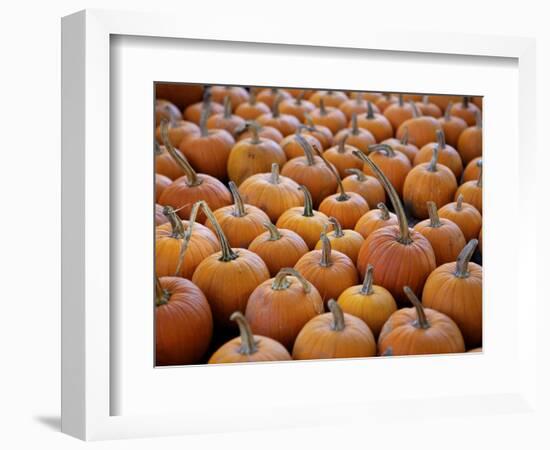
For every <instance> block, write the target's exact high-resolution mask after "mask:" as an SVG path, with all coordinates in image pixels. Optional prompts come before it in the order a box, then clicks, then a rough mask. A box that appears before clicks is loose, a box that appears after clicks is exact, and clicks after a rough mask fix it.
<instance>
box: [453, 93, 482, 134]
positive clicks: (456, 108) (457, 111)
mask: <svg viewBox="0 0 550 450" xmlns="http://www.w3.org/2000/svg"><path fill="white" fill-rule="evenodd" d="M479 112H480V111H479V108H478V107H477V106H476V105H475V104H474V103H472V102H471V101H470V98H469V97H468V96H464V97H462V102H457V103H455V104H453V106H452V107H451V115H452V116H456V117H460V118H461V119H464V121H465V122H466V123H467V124H468V126H470V127H471V126H473V125H475V124H476V115H477V114H479Z"/></svg>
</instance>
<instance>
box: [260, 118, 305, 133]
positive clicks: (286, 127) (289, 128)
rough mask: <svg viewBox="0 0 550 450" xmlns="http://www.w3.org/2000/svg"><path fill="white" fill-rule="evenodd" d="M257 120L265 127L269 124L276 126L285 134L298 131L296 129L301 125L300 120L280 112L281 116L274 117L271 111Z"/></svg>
mask: <svg viewBox="0 0 550 450" xmlns="http://www.w3.org/2000/svg"><path fill="white" fill-rule="evenodd" d="M256 120H257V121H258V123H259V124H261V125H262V126H264V127H265V126H269V127H273V128H276V129H277V130H279V131H280V132H281V134H282V135H283V136H288V135H290V134H293V133H296V130H297V129H298V127H299V126H300V121H299V120H298V119H297V118H296V117H294V116H291V115H290V114H279V116H277V117H274V116H273V114H272V113H271V112H269V113H267V114H262V115H261V116H260V117H258V118H257V119H256Z"/></svg>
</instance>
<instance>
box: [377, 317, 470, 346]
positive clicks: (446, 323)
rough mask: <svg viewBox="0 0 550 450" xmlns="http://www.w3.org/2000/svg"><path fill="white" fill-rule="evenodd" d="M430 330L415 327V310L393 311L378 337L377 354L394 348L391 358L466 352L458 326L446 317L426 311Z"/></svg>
mask: <svg viewBox="0 0 550 450" xmlns="http://www.w3.org/2000/svg"><path fill="white" fill-rule="evenodd" d="M424 312H425V313H426V318H427V319H428V321H429V322H430V325H431V327H430V328H428V329H422V328H416V327H415V326H414V325H413V324H414V323H415V321H416V320H417V315H416V310H415V308H403V309H400V310H398V311H396V312H394V313H393V314H392V315H391V316H390V318H389V319H388V321H387V322H386V323H385V324H384V326H383V327H382V330H381V331H380V336H379V337H378V354H380V355H382V354H384V353H385V352H386V351H387V350H388V349H391V352H392V355H394V356H403V355H434V354H440V353H463V352H464V351H465V347H464V339H463V338H462V334H461V333H460V330H459V328H458V326H457V325H456V324H455V323H454V322H453V321H452V320H451V319H450V318H449V317H447V316H446V315H444V314H441V313H440V312H438V311H435V310H433V309H429V308H425V309H424Z"/></svg>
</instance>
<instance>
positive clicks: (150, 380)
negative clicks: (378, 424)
mask: <svg viewBox="0 0 550 450" xmlns="http://www.w3.org/2000/svg"><path fill="white" fill-rule="evenodd" d="M435 38H437V39H435ZM534 49H535V46H534V42H533V41H532V40H529V39H521V38H512V37H507V38H498V37H487V36H484V37H483V38H480V37H476V36H463V35H461V36H457V35H450V34H444V33H442V34H439V35H437V36H435V35H432V34H425V35H424V34H415V33H407V34H404V33H395V32H392V33H389V32H386V33H382V32H375V31H372V32H369V31H367V32H366V33H364V32H362V33H361V34H359V33H347V34H342V35H330V36H327V35H324V34H321V33H316V32H312V33H310V34H307V35H304V34H303V33H301V32H300V31H298V30H296V31H292V30H290V31H289V32H288V33H285V36H284V40H282V38H281V36H280V35H279V34H278V33H277V30H276V29H275V28H272V27H271V26H267V27H266V29H265V30H264V33H263V34H262V35H258V34H255V33H254V32H252V31H251V32H250V33H247V32H246V31H242V30H241V31H239V32H236V31H235V30H233V29H232V28H231V27H230V26H225V27H220V28H217V29H216V31H215V32H212V31H210V32H206V31H205V30H204V29H203V27H201V26H200V24H198V23H196V24H193V23H189V24H186V26H185V27H184V28H182V27H181V24H180V23H179V22H178V20H176V19H175V18H173V17H170V16H168V15H162V14H158V15H157V14H139V13H115V12H104V11H83V12H79V13H76V14H74V15H71V16H68V17H65V18H64V19H63V22H62V53H63V67H62V68H63V85H62V106H63V118H62V119H63V134H62V137H63V153H62V154H63V166H62V169H63V170H62V171H63V181H62V197H63V204H62V206H63V218H62V223H63V234H62V240H63V250H62V258H63V263H62V264H63V268H62V273H63V283H62V288H63V289H62V291H63V299H62V301H63V303H62V305H63V316H62V326H63V336H62V358H63V361H62V376H63V380H62V394H63V398H62V429H63V431H64V432H66V433H68V434H71V435H73V436H76V437H79V438H81V439H85V440H97V439H110V438H124V437H145V436H162V435H172V434H186V433H205V432H219V431H242V430H254V429H265V428H271V427H275V428H277V427H287V426H291V427H296V426H311V425H328V424H334V423H353V422H357V423H360V422H361V421H365V420H371V421H372V420H374V421H378V420H380V419H382V420H383V421H386V422H389V423H392V422H394V421H395V422H397V421H400V420H403V419H402V418H403V417H404V415H406V416H414V417H417V418H426V419H428V418H433V415H434V413H433V407H436V409H437V417H457V416H458V417H461V418H469V417H471V416H472V415H473V414H475V415H477V416H480V415H481V416H492V415H495V414H497V415H498V414H499V413H502V411H503V405H506V406H505V408H504V409H505V410H506V411H508V412H511V413H514V414H519V415H531V416H536V415H537V414H539V412H538V411H539V409H538V408H539V407H538V406H537V405H536V404H535V399H536V397H537V388H536V383H535V382H534V380H535V379H536V375H537V367H536V353H535V350H534V347H533V346H531V345H527V344H526V343H532V342H536V340H537V337H536V330H537V328H536V326H534V325H533V323H532V321H531V320H530V318H529V317H530V315H529V313H528V311H533V310H536V308H537V294H536V279H535V273H536V270H534V267H535V264H536V262H535V256H534V255H535V248H536V241H535V237H534V235H533V234H532V233H528V232H521V230H523V229H525V228H526V227H527V225H526V224H527V223H529V222H534V221H536V215H537V212H536V211H537V209H536V208H535V207H534V206H533V205H534V202H535V195H534V194H533V192H534V185H533V184H532V180H531V178H530V177H529V173H530V172H531V171H533V170H534V167H535V163H536V161H535V156H534V153H532V152H526V151H525V150H524V149H526V148H531V147H534V135H535V134H534V129H533V128H534V123H535V120H534V116H535V109H534V102H535V86H534V82H533V80H534V67H535V50H534ZM502 130H506V133H503V132H502ZM520 199H521V202H520ZM531 206H533V207H531ZM503 223H506V224H507V226H506V227H503V226H501V225H500V224H503ZM510 229H514V230H517V231H518V233H517V238H515V239H513V240H511V239H509V230H510ZM522 260H523V261H525V260H529V261H532V263H530V267H529V268H527V267H525V265H521V264H520V263H519V261H522ZM504 280H505V282H504ZM519 286H521V298H520V290H519ZM365 380H368V383H366V382H365ZM358 386H361V389H358V388H357V387H358ZM336 393H337V394H336ZM395 405H399V408H398V410H397V411H396V409H395ZM488 426H489V425H488ZM491 426H494V427H495V429H498V424H495V423H493V425H491Z"/></svg>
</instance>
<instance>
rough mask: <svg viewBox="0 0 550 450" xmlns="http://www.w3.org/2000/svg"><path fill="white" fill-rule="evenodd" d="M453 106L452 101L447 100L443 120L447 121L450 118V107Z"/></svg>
mask: <svg viewBox="0 0 550 450" xmlns="http://www.w3.org/2000/svg"><path fill="white" fill-rule="evenodd" d="M452 107H453V102H449V103H448V104H447V108H445V122H448V121H449V120H451V108H452Z"/></svg>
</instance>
